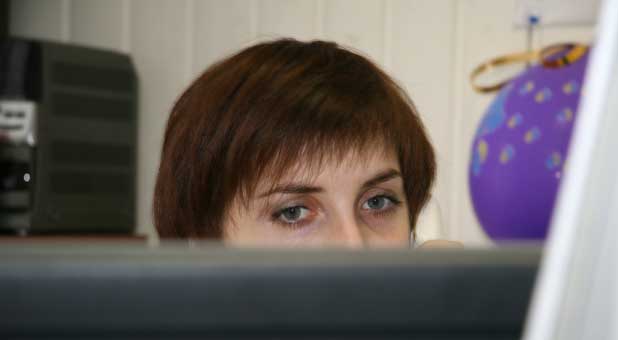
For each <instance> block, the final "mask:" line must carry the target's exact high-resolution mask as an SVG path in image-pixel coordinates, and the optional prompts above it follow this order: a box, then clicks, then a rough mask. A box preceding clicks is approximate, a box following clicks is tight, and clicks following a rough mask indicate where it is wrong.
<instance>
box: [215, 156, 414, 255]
mask: <svg viewBox="0 0 618 340" xmlns="http://www.w3.org/2000/svg"><path fill="white" fill-rule="evenodd" d="M321 170H322V171H321V172H320V173H318V174H317V176H316V175H311V173H310V172H309V171H308V170H306V169H301V170H297V171H291V172H290V173H288V174H285V175H284V176H283V178H282V179H281V180H280V181H278V182H277V183H276V185H275V186H274V189H272V188H273V186H272V184H271V183H270V182H269V181H267V180H265V181H262V182H260V183H258V186H257V190H256V191H255V195H254V196H253V197H251V198H250V199H249V202H248V203H249V204H247V206H244V205H242V204H241V203H239V202H237V201H236V202H235V203H233V204H232V207H231V209H230V210H229V216H228V217H227V219H226V222H225V223H224V226H223V235H224V236H223V239H224V241H225V242H226V243H227V244H231V245H248V246H284V247H285V246H349V247H362V246H378V247H380V246H408V245H409V242H410V222H409V214H408V205H407V202H406V196H405V192H404V189H403V179H402V178H401V174H400V169H399V162H398V161H397V158H396V157H395V155H394V154H392V153H391V154H385V153H384V152H382V151H381V150H380V151H374V152H369V153H367V154H365V155H364V157H362V159H360V158H359V157H358V156H356V155H355V154H354V153H349V154H348V156H347V157H345V158H344V159H343V160H342V161H341V162H336V161H329V162H326V163H325V164H324V166H323V167H322V168H321Z"/></svg>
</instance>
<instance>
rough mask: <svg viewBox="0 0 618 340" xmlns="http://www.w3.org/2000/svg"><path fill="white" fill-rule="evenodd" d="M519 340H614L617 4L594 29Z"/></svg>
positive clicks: (613, 0) (607, 5) (617, 0)
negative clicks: (563, 168) (562, 173)
mask: <svg viewBox="0 0 618 340" xmlns="http://www.w3.org/2000/svg"><path fill="white" fill-rule="evenodd" d="M596 38H597V39H596V42H595V44H594V46H593V50H592V54H591V58H590V61H589V66H588V69H587V73H586V81H585V84H584V88H583V93H584V96H583V97H582V101H581V104H580V108H579V114H578V118H577V119H578V121H577V123H576V124H577V125H576V127H575V131H574V135H573V140H572V142H571V143H572V144H571V149H570V151H569V152H570V155H569V159H568V161H567V162H568V163H567V164H566V172H565V174H566V177H564V182H563V183H562V187H561V189H560V193H559V197H558V202H557V205H556V210H555V211H554V216H553V218H552V225H551V229H550V234H549V239H548V242H547V245H546V252H545V256H544V258H543V261H542V264H541V269H540V273H539V278H538V281H537V285H536V288H535V292H534V297H533V301H532V303H531V308H530V311H529V314H528V320H527V325H526V328H525V332H524V339H527V340H549V339H560V340H568V339H617V338H618V328H617V326H616V324H617V322H618V313H617V311H616V306H617V302H618V300H617V294H616V285H617V284H618V280H617V272H618V271H617V270H616V268H617V266H618V261H617V259H618V251H617V248H616V244H618V233H617V232H616V227H617V226H618V156H617V154H616V150H618V131H616V128H618V0H606V1H605V2H604V4H603V7H602V8H601V11H600V15H599V21H598V25H597V35H596Z"/></svg>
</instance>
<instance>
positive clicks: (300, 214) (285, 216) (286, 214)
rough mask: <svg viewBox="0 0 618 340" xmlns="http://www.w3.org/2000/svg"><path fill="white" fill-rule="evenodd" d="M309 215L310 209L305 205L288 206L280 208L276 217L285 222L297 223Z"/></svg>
mask: <svg viewBox="0 0 618 340" xmlns="http://www.w3.org/2000/svg"><path fill="white" fill-rule="evenodd" d="M307 215H309V209H307V208H305V207H303V206H294V207H287V208H284V209H281V210H279V211H278V212H277V213H276V214H275V217H276V218H277V219H279V220H280V221H282V222H284V223H290V224H292V223H296V222H298V221H301V220H303V219H305V218H306V217H307Z"/></svg>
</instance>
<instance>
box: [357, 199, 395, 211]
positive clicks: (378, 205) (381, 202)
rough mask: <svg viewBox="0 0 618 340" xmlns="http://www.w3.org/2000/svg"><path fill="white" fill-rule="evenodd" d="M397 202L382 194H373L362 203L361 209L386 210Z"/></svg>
mask: <svg viewBox="0 0 618 340" xmlns="http://www.w3.org/2000/svg"><path fill="white" fill-rule="evenodd" d="M397 203H399V202H398V201H397V200H395V199H394V198H391V197H388V196H384V195H378V196H373V197H371V198H370V199H368V200H366V201H365V203H363V206H362V209H364V210H386V209H388V208H390V207H392V206H393V205H396V204H397Z"/></svg>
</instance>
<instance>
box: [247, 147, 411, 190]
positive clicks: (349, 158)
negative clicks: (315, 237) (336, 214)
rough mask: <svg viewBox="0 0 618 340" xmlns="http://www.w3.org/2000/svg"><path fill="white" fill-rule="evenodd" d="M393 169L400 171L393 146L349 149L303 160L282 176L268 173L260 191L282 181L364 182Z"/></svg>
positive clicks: (313, 182) (286, 170) (317, 182)
mask: <svg viewBox="0 0 618 340" xmlns="http://www.w3.org/2000/svg"><path fill="white" fill-rule="evenodd" d="M390 169H392V170H396V171H400V166H399V161H398V158H397V155H396V153H395V151H394V150H391V149H390V148H384V147H374V148H371V149H366V150H349V151H348V152H347V153H345V154H344V155H343V157H341V158H339V157H321V158H320V159H318V160H314V159H311V157H308V158H307V159H299V160H298V161H296V162H295V164H293V165H292V166H290V167H289V168H288V169H284V171H283V172H281V170H282V169H278V170H279V171H280V175H279V176H264V178H262V179H261V180H260V181H259V183H258V191H259V190H260V189H265V188H272V187H273V186H277V185H279V184H281V183H304V184H309V183H311V184H319V183H321V182H329V181H332V180H333V179H348V180H349V179H353V180H354V179H357V180H359V181H362V180H364V179H365V178H366V177H371V176H372V175H375V174H376V173H379V172H383V171H385V170H390Z"/></svg>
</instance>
